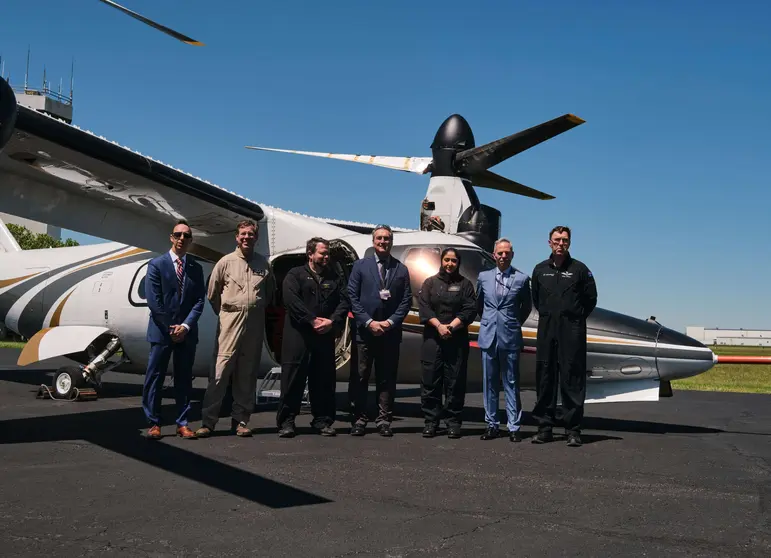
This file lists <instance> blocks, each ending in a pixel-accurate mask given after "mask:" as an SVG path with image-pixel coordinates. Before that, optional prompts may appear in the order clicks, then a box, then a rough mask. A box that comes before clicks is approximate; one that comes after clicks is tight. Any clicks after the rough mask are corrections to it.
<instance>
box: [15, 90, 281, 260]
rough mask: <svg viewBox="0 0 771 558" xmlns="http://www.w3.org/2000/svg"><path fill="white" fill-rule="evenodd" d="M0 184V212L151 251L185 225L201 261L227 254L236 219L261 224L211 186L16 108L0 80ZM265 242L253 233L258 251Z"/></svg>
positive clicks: (260, 217) (256, 209) (247, 203)
mask: <svg viewBox="0 0 771 558" xmlns="http://www.w3.org/2000/svg"><path fill="white" fill-rule="evenodd" d="M9 95H10V99H9ZM11 109H12V110H11ZM3 144H4V145H3ZM0 184H2V195H3V201H2V208H3V211H5V212H7V213H10V214H13V215H18V216H20V217H26V218H29V219H33V220H36V221H41V222H44V223H49V224H52V225H56V226H60V227H62V228H66V229H71V230H75V231H79V232H83V233H86V234H89V235H93V236H96V237H99V238H104V239H107V240H112V241H116V242H123V243H126V244H129V245H132V246H138V247H141V248H145V249H148V250H151V251H165V250H168V248H169V245H170V244H169V232H170V231H171V230H172V228H173V226H174V224H175V223H176V221H177V220H179V219H186V220H187V221H188V222H189V223H190V225H191V227H192V228H193V234H194V242H195V244H194V246H193V248H192V249H191V253H193V254H196V255H199V256H201V257H203V258H205V259H218V258H219V257H220V256H221V255H222V254H224V253H227V252H230V251H231V250H233V249H234V246H235V243H234V236H235V233H234V231H235V227H236V224H237V223H238V222H239V221H241V220H243V219H247V218H248V219H253V220H255V221H258V222H259V221H264V220H265V213H266V210H264V209H263V207H261V206H260V205H259V204H257V203H256V202H254V201H251V200H249V199H246V198H244V197H242V196H239V195H237V194H235V193H233V192H230V191H228V190H225V189H224V188H221V187H219V186H216V185H214V184H212V183H210V182H207V181H205V180H202V179H200V178H198V177H194V176H191V175H190V174H187V173H185V172H183V171H181V170H179V169H175V168H173V167H171V166H169V165H166V164H164V163H161V162H159V161H156V160H154V159H152V158H151V157H148V156H146V155H142V154H141V153H137V152H135V151H132V150H131V149H128V148H125V147H122V146H120V145H118V144H116V143H115V142H112V141H109V140H107V139H105V138H103V137H100V136H96V135H94V134H92V133H91V132H88V131H84V130H82V129H80V128H78V127H76V126H72V125H69V124H67V123H65V122H63V121H61V120H58V119H56V118H52V117H49V116H47V115H45V114H43V113H39V112H36V111H33V110H31V109H28V108H26V107H22V106H18V107H17V106H16V101H15V97H14V96H13V92H12V91H11V89H10V87H9V86H8V84H7V83H6V82H5V81H4V80H2V79H0ZM267 237H268V235H267V234H265V235H260V245H262V244H263V243H267V242H268V239H267ZM260 247H262V248H265V246H258V249H259V248H260ZM267 252H269V250H268V251H267Z"/></svg>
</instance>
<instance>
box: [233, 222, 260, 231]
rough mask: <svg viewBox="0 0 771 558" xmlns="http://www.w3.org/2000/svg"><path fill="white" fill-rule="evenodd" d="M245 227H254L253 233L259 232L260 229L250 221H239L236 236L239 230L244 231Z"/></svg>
mask: <svg viewBox="0 0 771 558" xmlns="http://www.w3.org/2000/svg"><path fill="white" fill-rule="evenodd" d="M246 227H254V232H257V231H258V230H260V227H259V226H258V225H257V223H255V222H254V221H252V220H251V219H244V220H243V221H239V223H238V224H237V225H236V234H238V233H239V232H240V231H241V229H244V228H246Z"/></svg>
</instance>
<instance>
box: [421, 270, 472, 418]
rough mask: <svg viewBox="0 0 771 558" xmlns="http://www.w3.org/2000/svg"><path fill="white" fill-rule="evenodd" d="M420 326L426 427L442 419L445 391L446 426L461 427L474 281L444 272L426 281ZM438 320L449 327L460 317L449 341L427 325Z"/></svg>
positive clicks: (422, 293) (422, 296)
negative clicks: (434, 319) (421, 327)
mask: <svg viewBox="0 0 771 558" xmlns="http://www.w3.org/2000/svg"><path fill="white" fill-rule="evenodd" d="M418 308H419V310H420V323H421V324H423V347H422V349H421V356H420V360H421V363H422V366H423V381H422V390H421V392H422V393H421V402H422V410H423V414H424V416H425V420H426V426H429V425H434V426H438V425H439V421H440V420H441V418H442V410H443V409H442V392H443V391H444V398H445V404H444V413H445V417H444V418H445V420H446V421H447V427H448V428H453V427H458V428H459V427H460V425H461V422H462V420H461V413H462V411H463V405H464V403H465V399H466V371H467V365H468V354H469V345H468V343H469V338H468V326H469V324H471V323H472V322H473V321H474V318H476V313H477V309H476V292H475V291H474V286H473V285H472V284H471V281H469V280H468V279H466V278H465V277H463V276H462V275H460V274H457V273H454V274H452V275H448V274H446V273H445V272H444V271H442V272H440V273H439V274H437V275H434V276H432V277H429V278H428V279H426V280H425V281H424V282H423V286H422V288H421V289H420V293H419V295H418ZM431 318H436V319H437V320H439V323H442V324H445V325H449V324H450V322H452V320H453V319H455V318H459V319H460V320H461V322H462V324H461V325H460V326H459V327H458V328H457V329H455V330H453V332H452V336H451V337H450V338H449V339H442V337H441V336H440V335H439V332H438V331H437V329H436V328H435V327H434V326H432V325H430V324H429V323H428V320H430V319H431Z"/></svg>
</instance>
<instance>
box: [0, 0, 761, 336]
mask: <svg viewBox="0 0 771 558" xmlns="http://www.w3.org/2000/svg"><path fill="white" fill-rule="evenodd" d="M123 3H124V4H125V5H126V6H127V7H129V8H131V9H135V10H137V11H140V12H142V13H143V14H145V15H147V16H148V17H152V18H155V19H157V20H158V21H160V22H162V23H164V24H167V25H169V26H171V27H174V28H175V29H178V30H179V31H181V32H183V33H186V34H188V35H190V36H192V37H194V38H196V39H198V40H200V41H203V42H204V43H206V46H205V47H199V48H195V47H190V46H187V45H183V44H182V43H178V42H176V41H174V40H173V39H171V38H169V37H167V36H165V35H163V34H160V33H158V32H156V31H154V30H152V29H150V28H148V27H146V26H144V25H142V24H140V23H139V22H137V21H135V20H133V19H131V18H128V17H126V16H124V15H122V14H120V13H119V12H117V11H116V10H114V9H111V8H109V7H107V6H104V5H102V4H101V3H99V2H97V1H96V0H77V1H72V2H61V1H60V0H58V1H54V0H40V1H38V2H36V3H35V8H34V9H32V8H30V7H28V3H26V2H23V1H22V0H6V1H5V2H4V3H3V10H2V11H3V13H2V18H1V19H0V55H2V56H3V59H4V60H5V61H6V75H7V74H8V72H9V71H10V73H11V81H12V83H16V84H20V83H21V81H22V80H23V74H24V66H25V60H26V51H27V45H30V46H31V48H32V57H31V64H30V68H31V83H32V84H33V85H39V83H40V81H41V78H42V70H43V65H44V64H45V66H46V68H47V73H48V78H49V80H51V81H54V82H58V79H59V77H63V78H64V81H65V83H67V81H68V77H69V69H70V61H71V58H72V57H74V58H75V123H77V124H78V125H79V126H81V127H83V128H87V129H90V130H92V131H94V132H96V133H98V134H100V135H103V136H105V137H107V138H109V139H112V140H115V141H118V142H119V143H122V144H124V145H127V146H129V147H131V148H133V149H135V150H138V151H140V152H142V153H147V154H150V155H152V156H153V157H154V158H157V159H160V160H162V161H164V162H166V163H169V164H172V165H174V166H176V167H179V168H182V169H184V170H186V171H188V172H190V173H192V174H194V175H198V176H201V177H204V178H207V179H209V180H211V181H213V182H215V183H217V184H220V185H222V186H224V187H226V188H228V189H231V190H234V191H237V192H239V193H241V194H243V195H245V196H247V197H250V198H252V199H254V200H257V201H259V202H262V203H267V204H270V205H274V206H279V207H284V208H288V209H293V210H296V211H300V212H303V213H307V214H313V215H317V216H324V217H330V218H338V219H353V220H359V221H366V222H383V221H385V222H390V223H392V224H394V225H397V226H403V227H416V226H417V222H418V213H419V207H420V200H421V199H422V197H423V194H424V192H425V188H426V187H427V184H428V179H427V178H426V177H421V176H416V175H409V174H406V173H399V172H395V171H389V170H386V169H379V168H372V167H367V166H364V165H356V164H352V163H344V162H337V161H328V160H323V159H312V158H307V159H306V158H302V157H299V156H291V155H283V154H270V153H259V152H253V151H248V150H246V149H244V148H243V146H244V145H247V144H252V145H263V146H272V147H279V148H289V149H302V150H310V151H333V152H339V153H364V154H374V155H394V156H402V155H412V156H430V148H429V146H430V144H431V141H432V139H433V136H434V133H435V132H436V129H437V127H438V126H439V125H440V124H441V122H442V121H443V120H444V119H445V118H446V117H447V116H449V115H450V114H453V113H459V114H462V115H463V116H464V117H465V118H466V119H467V120H468V121H469V123H470V124H471V127H472V129H473V131H474V135H475V138H476V142H477V145H479V144H482V143H486V142H488V141H491V140H494V139H497V138H499V137H502V136H505V135H508V134H511V133H513V132H516V131H518V130H520V129H523V128H527V127H530V126H532V125H535V124H538V123H540V122H542V121H545V120H549V119H551V118H554V117H556V116H559V115H561V114H564V113H568V112H572V113H574V114H577V115H579V116H581V117H582V118H584V119H585V120H586V124H584V125H583V126H580V127H578V128H576V129H574V130H572V131H570V132H567V133H566V134H564V135H562V136H559V137H557V138H555V139H552V140H550V141H549V142H546V143H543V144H541V145H539V146H537V147H535V148H533V149H532V150H530V151H528V152H525V153H523V154H521V155H519V156H517V157H514V158H512V159H510V160H509V161H506V162H505V163H502V164H501V165H499V166H497V167H495V168H493V169H492V170H493V171H495V172H497V173H499V174H502V175H504V176H507V177H509V178H512V179H514V180H517V181H520V182H522V183H524V184H527V185H529V186H532V187H534V188H537V189H539V190H542V191H546V192H549V193H551V194H553V195H555V196H556V197H557V198H556V199H555V200H551V201H548V202H543V201H537V200H531V199H527V198H520V197H515V196H511V195H507V194H504V193H501V192H496V191H488V190H479V191H478V193H479V195H480V198H481V199H482V202H483V203H487V204H489V205H492V206H495V207H497V208H498V209H500V210H501V211H502V213H503V225H502V233H503V234H504V235H506V236H508V237H510V238H512V239H513V241H514V247H515V251H516V255H515V265H518V266H519V267H521V268H522V269H524V270H525V271H527V272H528V273H529V272H531V271H532V268H533V266H534V265H535V264H536V263H537V262H538V261H540V260H541V259H543V258H545V257H546V256H547V255H548V246H547V244H546V240H547V234H548V231H549V229H550V228H551V227H552V226H554V225H556V224H567V225H569V226H571V227H572V228H573V231H574V238H573V246H572V252H573V255H574V256H575V257H577V258H579V259H581V260H583V261H584V262H585V263H586V264H587V265H589V267H590V268H591V269H592V271H593V272H594V275H595V277H596V278H597V282H598V288H599V293H600V302H599V305H600V306H602V307H605V308H610V309H613V310H617V311H620V312H624V313H628V314H631V315H634V316H637V317H642V318H646V317H648V316H650V315H655V316H656V317H657V318H658V319H659V321H661V322H662V323H665V324H666V325H669V326H671V327H674V328H676V329H681V330H682V329H684V328H685V326H686V325H707V326H720V327H745V328H751V327H756V328H768V329H771V297H770V296H769V293H768V284H769V277H771V256H769V249H768V237H769V227H768V225H769V223H771V216H770V215H769V207H771V189H769V178H768V171H767V163H766V161H767V159H768V153H769V151H770V149H769V148H771V140H769V139H768V129H767V128H768V126H769V125H770V124H771V103H769V98H771V95H769V94H770V93H771V66H770V65H769V64H768V60H771V38H770V36H769V34H768V31H767V30H768V24H767V22H768V20H769V16H771V4H768V3H765V2H761V1H756V2H733V3H731V4H730V7H729V4H728V3H725V2H716V1H706V0H705V1H696V0H678V2H671V1H669V2H665V1H656V0H648V1H646V2H636V3H632V2H621V1H620V0H618V1H613V2H611V1H593V2H580V3H579V2H574V1H567V0H566V1H562V0H553V1H551V2H541V3H539V2H510V1H504V0H501V1H497V2H492V1H489V2H488V1H483V0H479V1H478V2H475V3H473V4H472V3H470V2H455V1H443V2H428V1H426V2H406V1H392V2H388V3H375V2H364V1H360V2H354V1H336V2H326V3H322V2H311V1H307V2H297V1H284V2H281V3H267V2H254V1H253V0H250V1H235V0H229V1H228V2H227V6H228V7H227V9H224V8H220V9H215V8H214V7H213V6H215V5H216V3H214V2H211V1H210V0H164V1H163V2H151V1H150V0H124V1H123ZM225 4H226V3H219V5H220V6H225ZM65 234H67V233H65ZM72 236H74V237H75V238H79V239H83V238H82V237H80V236H77V235H72ZM86 240H87V239H86Z"/></svg>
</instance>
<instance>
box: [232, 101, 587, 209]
mask: <svg viewBox="0 0 771 558" xmlns="http://www.w3.org/2000/svg"><path fill="white" fill-rule="evenodd" d="M583 123H584V120H582V119H581V118H579V117H577V116H575V115H572V114H564V115H562V116H559V117H557V118H555V119H553V120H549V121H548V122H544V123H542V124H539V125H537V126H533V127H532V128H528V129H527V130H523V131H521V132H517V133H516V134H512V135H510V136H507V137H505V138H501V139H499V140H495V141H492V142H490V143H487V144H485V145H482V146H480V147H476V145H475V143H474V134H473V132H472V131H471V126H469V124H468V122H467V121H466V119H465V118H463V117H462V116H461V115H459V114H453V115H452V116H450V117H448V118H447V119H446V120H445V121H444V122H443V123H442V125H441V126H440V127H439V129H438V130H437V132H436V135H435V136H434V141H433V143H432V144H431V152H432V155H433V156H432V157H380V156H374V155H346V154H338V153H320V152H315V151H295V150H291V149H275V148H270V147H256V146H251V145H247V146H245V147H246V149H255V150H260V151H274V152H279V153H295V154H298V155H310V156H312V157H324V158H327V159H338V160H342V161H353V162H355V163H364V164H367V165H375V166H379V167H385V168H389V169H395V170H400V171H406V172H412V173H415V174H426V173H429V172H430V173H431V176H457V177H460V178H465V179H467V180H469V181H470V182H471V183H472V184H473V185H474V186H478V187H481V188H490V189H493V190H500V191H503V192H508V193H510V194H517V195H520V196H526V197H529V198H535V199H539V200H551V199H554V196H552V195H550V194H546V193H544V192H540V191H538V190H535V189H533V188H530V187H529V186H525V185H524V184H520V183H519V182H515V181H513V180H510V179H508V178H505V177H503V176H500V175H497V174H495V173H493V172H491V171H489V170H488V169H489V168H491V167H494V166H495V165H497V164H498V163H501V162H503V161H505V160H506V159H508V158H510V157H513V156H514V155H517V154H519V153H522V152H523V151H525V150H527V149H530V148H531V147H534V146H536V145H538V144H539V143H542V142H544V141H546V140H548V139H551V138H553V137H555V136H557V135H559V134H562V133H564V132H567V131H568V130H571V129H572V128H575V127H576V126H579V125H581V124H583Z"/></svg>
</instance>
